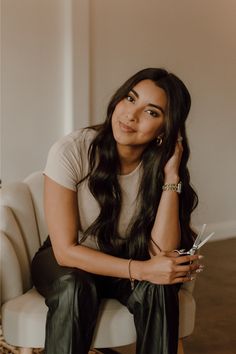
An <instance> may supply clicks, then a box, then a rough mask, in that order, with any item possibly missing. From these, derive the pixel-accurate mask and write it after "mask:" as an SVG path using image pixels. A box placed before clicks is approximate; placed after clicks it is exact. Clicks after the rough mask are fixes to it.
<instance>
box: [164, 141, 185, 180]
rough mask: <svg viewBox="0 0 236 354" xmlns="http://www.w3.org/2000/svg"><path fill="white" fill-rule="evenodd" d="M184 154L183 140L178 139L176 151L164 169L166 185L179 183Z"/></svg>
mask: <svg viewBox="0 0 236 354" xmlns="http://www.w3.org/2000/svg"><path fill="white" fill-rule="evenodd" d="M182 154H183V145H182V138H181V137H178V139H177V142H176V144H175V151H174V154H173V155H172V156H171V158H170V159H169V160H168V161H167V163H166V165H165V167H164V174H165V183H178V182H179V166H180V162H181V158H182Z"/></svg>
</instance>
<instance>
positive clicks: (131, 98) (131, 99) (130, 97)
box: [126, 95, 134, 102]
mask: <svg viewBox="0 0 236 354" xmlns="http://www.w3.org/2000/svg"><path fill="white" fill-rule="evenodd" d="M126 99H127V101H129V102H134V98H133V97H132V96H130V95H128V96H126Z"/></svg>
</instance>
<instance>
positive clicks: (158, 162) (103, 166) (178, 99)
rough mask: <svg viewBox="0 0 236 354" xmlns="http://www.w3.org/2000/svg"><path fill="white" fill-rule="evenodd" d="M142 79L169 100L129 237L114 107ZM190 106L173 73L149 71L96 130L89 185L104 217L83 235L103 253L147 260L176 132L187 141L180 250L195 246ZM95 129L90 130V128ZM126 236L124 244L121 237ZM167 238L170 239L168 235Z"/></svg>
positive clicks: (146, 162) (148, 155) (125, 88)
mask: <svg viewBox="0 0 236 354" xmlns="http://www.w3.org/2000/svg"><path fill="white" fill-rule="evenodd" d="M142 80H152V81H153V82H154V83H155V84H156V85H157V86H158V87H160V88H162V89H163V90H164V91H165V93H166V96H167V112H166V114H165V121H164V128H163V129H164V131H163V133H164V136H163V143H162V145H161V146H158V145H157V143H156V141H155V140H153V141H151V142H150V143H149V144H148V146H147V147H146V148H145V150H144V152H143V154H142V156H141V159H142V173H143V174H142V180H141V183H140V187H139V209H138V210H136V212H135V214H134V215H133V218H132V220H131V223H130V225H129V227H128V228H127V231H126V235H119V232H118V223H119V216H120V210H121V205H122V194H121V189H120V185H119V182H118V179H117V174H119V172H120V162H119V156H118V153H117V148H116V141H115V139H114V137H113V133H112V127H111V119H112V114H113V112H114V109H115V107H116V105H117V103H119V102H120V101H121V100H122V99H124V98H125V97H127V95H128V94H129V92H130V90H131V89H132V88H133V87H134V86H135V85H137V84H138V83H139V82H140V81H142ZM190 106H191V98H190V95H189V92H188V90H187V88H186V86H185V85H184V84H183V82H182V81H181V80H180V79H179V78H178V77H177V76H175V75H174V74H172V73H168V72H167V71H166V70H164V69H159V68H147V69H144V70H141V71H139V72H137V73H136V74H135V75H133V76H132V77H131V78H129V79H128V80H127V81H126V82H125V83H124V84H123V85H122V86H121V87H120V88H119V89H118V90H117V91H116V92H115V94H114V95H113V97H112V98H111V100H110V103H109V105H108V108H107V117H106V120H105V122H104V123H103V124H101V125H97V126H93V127H92V128H93V129H96V130H97V134H96V137H95V138H94V140H93V141H92V143H91V145H90V148H89V166H90V167H89V174H88V176H87V178H88V186H89V189H90V191H91V193H92V194H93V196H94V197H95V199H96V200H97V202H98V204H99V206H100V214H99V216H98V217H97V219H96V220H95V221H94V222H93V224H92V225H91V226H90V227H89V228H88V229H87V230H86V231H85V237H87V236H88V235H94V236H96V237H97V240H98V244H99V247H100V249H101V250H102V251H104V252H106V253H110V254H112V255H117V256H123V257H127V258H133V259H141V260H144V259H148V258H149V257H150V256H149V250H148V249H149V241H150V236H151V230H152V227H153V224H154V220H155V216H156V212H157V208H158V205H159V202H160V198H161V193H162V185H163V183H164V166H165V164H166V162H167V161H168V160H169V159H170V157H171V156H172V154H173V152H174V148H175V144H176V139H177V137H178V132H180V133H181V136H182V137H183V142H182V143H183V155H182V159H181V164H180V168H179V175H180V179H181V181H182V183H183V191H182V193H181V194H180V198H179V201H180V206H179V219H180V227H181V248H189V247H191V245H192V243H193V240H194V237H195V233H194V231H193V230H192V229H191V227H190V216H191V213H192V211H193V210H194V209H195V208H196V206H197V203H198V198H197V195H196V193H195V192H194V190H193V188H192V187H191V185H190V176H189V171H188V169H187V161H188V159H189V153H190V151H189V145H188V139H187V136H186V129H185V121H186V118H187V116H188V113H189V110H190ZM90 128H91V127H90ZM123 237H126V239H125V241H124V242H121V238H123ZM167 237H168V235H167Z"/></svg>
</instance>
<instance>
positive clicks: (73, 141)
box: [51, 128, 97, 153]
mask: <svg viewBox="0 0 236 354" xmlns="http://www.w3.org/2000/svg"><path fill="white" fill-rule="evenodd" d="M96 134H97V132H96V131H95V130H94V129H92V128H86V129H79V130H76V131H73V132H72V133H70V134H68V135H66V136H64V137H62V138H60V139H59V140H57V141H56V142H55V143H54V144H53V145H52V147H51V151H53V152H54V153H55V152H58V153H66V152H74V153H75V152H78V151H79V152H80V153H81V150H87V149H88V147H89V146H90V144H91V142H92V141H93V139H94V138H95V136H96Z"/></svg>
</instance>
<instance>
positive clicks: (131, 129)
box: [119, 122, 136, 133]
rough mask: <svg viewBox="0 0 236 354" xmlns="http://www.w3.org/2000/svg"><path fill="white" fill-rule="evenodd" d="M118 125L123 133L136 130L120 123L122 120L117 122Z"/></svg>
mask: <svg viewBox="0 0 236 354" xmlns="http://www.w3.org/2000/svg"><path fill="white" fill-rule="evenodd" d="M119 126H120V129H121V130H122V131H123V132H125V133H134V132H136V130H135V129H133V128H131V127H130V126H128V125H126V124H124V123H122V122H119Z"/></svg>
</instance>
